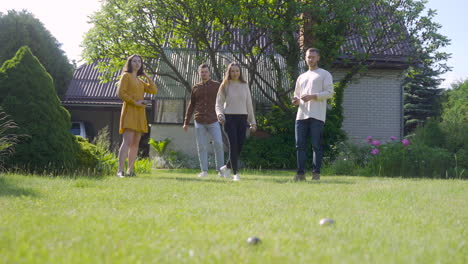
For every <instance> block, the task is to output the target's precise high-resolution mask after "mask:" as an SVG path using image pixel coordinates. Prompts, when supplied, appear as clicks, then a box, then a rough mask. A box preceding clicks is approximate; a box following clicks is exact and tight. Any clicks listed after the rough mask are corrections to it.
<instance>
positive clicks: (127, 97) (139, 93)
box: [117, 55, 158, 178]
mask: <svg viewBox="0 0 468 264" xmlns="http://www.w3.org/2000/svg"><path fill="white" fill-rule="evenodd" d="M139 76H143V77H145V79H146V80H147V82H144V81H143V80H141V79H140V78H139ZM157 91H158V88H157V87H156V84H155V83H154V82H153V80H152V79H151V78H149V77H148V75H146V73H145V72H144V71H143V60H142V59H141V57H140V56H139V55H132V56H130V57H129V58H128V59H127V62H126V63H125V66H124V68H123V74H122V76H121V79H120V82H119V85H118V90H117V95H118V96H119V97H120V99H122V101H123V105H122V112H121V114H120V128H119V132H120V134H123V141H122V145H121V146H120V149H119V170H118V172H117V177H120V178H123V177H125V174H124V168H125V160H126V159H127V156H128V168H127V176H135V173H134V172H133V167H134V165H135V161H136V158H137V154H138V145H139V144H140V138H141V134H142V133H148V122H147V121H146V104H147V102H146V101H145V100H144V94H145V93H151V94H155V93H156V92H157Z"/></svg>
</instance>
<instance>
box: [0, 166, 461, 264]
mask: <svg viewBox="0 0 468 264" xmlns="http://www.w3.org/2000/svg"><path fill="white" fill-rule="evenodd" d="M195 175H196V172H195V171H170V170H155V171H153V173H152V174H148V175H139V177H137V178H125V179H119V178H116V177H108V178H104V179H67V178H60V177H59V178H45V177H33V176H22V175H11V174H10V175H3V176H0V263H468V257H467V254H468V182H467V181H462V180H421V179H390V178H365V177H332V176H329V177H322V180H321V181H320V182H315V183H311V182H310V178H308V182H306V183H292V182H289V179H290V178H291V177H292V175H293V173H292V172H269V173H264V172H260V171H252V172H250V173H249V172H244V173H243V174H242V181H241V182H232V181H227V180H223V179H219V178H218V177H217V176H215V175H214V174H213V173H211V174H210V176H209V177H208V178H204V179H199V178H197V177H196V176H195ZM325 217H330V218H332V219H334V220H335V221H336V223H335V224H334V225H332V226H328V227H323V226H320V225H319V221H320V219H322V218H325ZM250 236H257V237H259V238H260V239H261V240H262V243H261V244H258V245H249V244H247V243H246V239H247V238H248V237H250Z"/></svg>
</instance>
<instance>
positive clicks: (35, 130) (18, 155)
mask: <svg viewBox="0 0 468 264" xmlns="http://www.w3.org/2000/svg"><path fill="white" fill-rule="evenodd" d="M25 76H26V77H27V78H25ZM0 94H1V95H2V96H1V97H0V107H2V108H3V110H4V111H5V112H6V113H7V114H8V115H10V116H11V119H12V120H13V121H14V122H15V123H16V124H17V125H18V129H17V130H16V132H15V134H17V135H29V137H27V138H26V137H23V138H21V141H20V142H18V144H17V145H16V149H15V152H14V154H13V155H11V156H9V157H8V158H7V162H6V163H5V164H6V166H7V167H8V168H15V167H17V168H21V169H25V170H29V171H35V172H42V171H46V172H50V173H53V172H58V171H63V170H66V169H73V168H74V166H75V165H76V162H77V161H76V155H77V153H79V151H80V149H79V145H78V144H77V143H76V141H75V140H74V136H73V135H72V134H71V133H70V132H69V129H70V114H69V113H68V111H67V110H66V109H65V108H63V107H62V106H61V105H60V100H59V98H58V97H57V94H56V93H55V90H54V85H53V81H52V78H51V76H50V75H49V74H48V73H47V72H46V70H45V68H44V67H43V66H42V65H41V63H40V62H39V60H38V59H37V58H36V57H35V56H34V55H33V54H32V53H31V50H30V49H29V48H28V47H27V46H24V47H22V48H20V49H19V50H18V52H17V53H16V55H15V56H14V57H13V58H12V59H10V60H7V61H5V62H4V63H3V65H2V67H1V68H0Z"/></svg>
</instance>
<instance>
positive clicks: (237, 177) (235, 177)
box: [232, 174, 240, 181]
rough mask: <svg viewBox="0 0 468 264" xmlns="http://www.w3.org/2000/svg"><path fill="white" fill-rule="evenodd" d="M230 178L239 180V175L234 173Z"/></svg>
mask: <svg viewBox="0 0 468 264" xmlns="http://www.w3.org/2000/svg"><path fill="white" fill-rule="evenodd" d="M232 180H233V181H240V175H239V174H234V176H233V177H232Z"/></svg>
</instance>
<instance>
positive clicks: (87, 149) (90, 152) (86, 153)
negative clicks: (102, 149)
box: [75, 136, 99, 172]
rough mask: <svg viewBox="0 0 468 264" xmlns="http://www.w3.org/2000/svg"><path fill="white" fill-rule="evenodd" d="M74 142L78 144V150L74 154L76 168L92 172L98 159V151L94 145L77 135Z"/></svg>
mask: <svg viewBox="0 0 468 264" xmlns="http://www.w3.org/2000/svg"><path fill="white" fill-rule="evenodd" d="M75 139H76V142H78V144H79V145H80V151H79V152H78V154H77V155H76V161H77V164H78V166H77V167H78V170H80V171H83V172H88V171H90V172H93V171H95V170H96V168H97V166H98V164H99V160H98V157H97V156H96V153H97V152H98V150H97V147H96V145H93V144H91V143H89V142H88V141H87V140H86V139H84V138H82V137H80V136H77V137H75Z"/></svg>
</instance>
